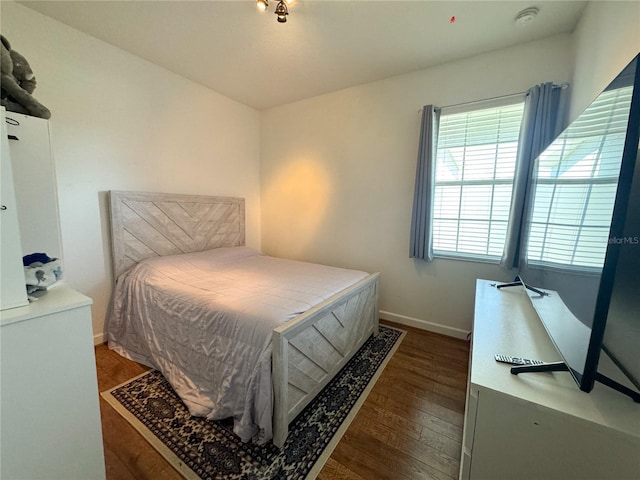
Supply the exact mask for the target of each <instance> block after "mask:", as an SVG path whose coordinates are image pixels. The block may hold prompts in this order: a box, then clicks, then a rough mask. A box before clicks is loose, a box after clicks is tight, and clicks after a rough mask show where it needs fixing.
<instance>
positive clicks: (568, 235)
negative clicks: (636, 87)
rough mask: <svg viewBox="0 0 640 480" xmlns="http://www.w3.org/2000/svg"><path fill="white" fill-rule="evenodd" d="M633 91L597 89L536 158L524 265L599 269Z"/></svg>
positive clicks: (607, 237)
mask: <svg viewBox="0 0 640 480" xmlns="http://www.w3.org/2000/svg"><path fill="white" fill-rule="evenodd" d="M632 91H633V87H632V86H629V87H623V88H618V89H614V90H609V91H606V92H604V93H602V94H601V95H600V96H599V97H598V98H597V100H596V101H595V102H594V103H593V104H592V105H591V106H590V107H589V108H588V109H587V110H585V112H584V113H583V114H582V115H581V116H580V117H579V119H578V120H576V121H575V122H574V123H573V124H571V126H570V127H569V128H568V129H567V130H565V132H564V133H562V134H561V135H560V136H559V137H558V138H557V139H556V140H555V141H554V142H553V144H552V145H551V146H550V147H549V148H548V149H547V150H546V151H545V152H544V153H543V154H542V155H541V156H540V157H539V159H538V165H537V169H536V173H535V176H534V200H533V210H532V218H531V226H530V231H529V240H528V241H529V245H528V248H527V262H528V263H529V264H532V265H535V264H542V265H547V266H553V265H562V266H563V267H565V268H566V267H567V266H569V267H575V268H576V269H578V270H583V271H585V270H586V271H588V270H590V269H593V270H594V271H595V270H600V269H601V268H602V266H603V264H604V257H605V254H606V249H607V243H608V239H609V227H610V225H611V216H612V214H613V204H614V200H615V195H616V191H617V185H618V175H619V174H620V162H621V158H622V150H623V148H624V141H625V135H626V129H627V120H628V117H629V108H630V107H629V106H630V104H631V94H632Z"/></svg>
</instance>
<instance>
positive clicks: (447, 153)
mask: <svg viewBox="0 0 640 480" xmlns="http://www.w3.org/2000/svg"><path fill="white" fill-rule="evenodd" d="M507 102H509V103H508V104H506V105H505V104H504V103H505V101H504V100H502V102H501V104H497V103H496V102H495V101H494V102H492V104H490V103H487V102H483V104H482V108H480V109H476V110H473V111H466V112H455V111H453V110H451V109H450V110H446V109H443V110H442V112H441V114H440V123H439V130H438V140H437V145H436V160H435V183H434V202H433V251H434V255H438V256H458V257H466V258H474V259H486V260H497V259H499V258H500V257H501V255H502V251H503V248H504V242H505V237H506V232H507V224H508V221H509V208H510V205H511V190H512V188H513V177H514V173H515V165H516V155H517V151H518V136H519V132H520V124H521V122H522V115H523V111H524V95H522V96H518V97H517V98H513V97H510V99H509V100H507ZM514 102H516V103H514Z"/></svg>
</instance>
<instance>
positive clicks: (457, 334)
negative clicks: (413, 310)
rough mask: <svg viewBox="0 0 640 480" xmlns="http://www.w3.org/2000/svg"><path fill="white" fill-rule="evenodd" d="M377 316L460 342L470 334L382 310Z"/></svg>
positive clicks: (465, 331)
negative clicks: (459, 340)
mask: <svg viewBox="0 0 640 480" xmlns="http://www.w3.org/2000/svg"><path fill="white" fill-rule="evenodd" d="M379 316H380V318H381V319H382V320H388V321H390V322H394V323H399V324H401V325H407V326H409V327H415V328H419V329H421V330H427V331H429V332H434V333H440V334H442V335H447V336H448V337H454V338H460V339H462V340H466V339H467V337H468V336H469V333H470V332H469V331H467V330H461V329H459V328H454V327H448V326H446V325H441V324H439V323H432V322H428V321H426V320H421V319H419V318H413V317H407V316H405V315H398V314H397V313H391V312H385V311H384V310H380V312H379Z"/></svg>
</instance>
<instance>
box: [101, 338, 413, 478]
mask: <svg viewBox="0 0 640 480" xmlns="http://www.w3.org/2000/svg"><path fill="white" fill-rule="evenodd" d="M404 334H405V332H404V331H402V330H397V329H394V328H390V327H386V326H382V325H381V326H380V334H379V335H378V336H377V337H371V338H370V339H369V340H368V341H367V342H365V344H364V345H363V346H362V348H361V349H360V350H359V351H358V352H357V353H356V354H355V355H354V356H353V358H352V359H351V360H350V361H349V362H348V363H347V364H346V365H345V367H344V368H343V369H342V370H341V371H340V372H339V373H338V374H337V375H336V377H335V378H334V379H333V380H332V381H331V382H330V383H329V384H328V385H327V386H326V387H325V388H324V389H323V390H322V391H321V392H320V394H318V396H317V397H316V398H315V399H314V400H313V401H312V402H311V403H310V404H309V405H308V406H307V407H306V408H305V409H304V410H303V411H302V412H301V413H300V415H298V417H296V419H295V420H294V421H293V422H292V423H291V425H290V426H289V436H288V437H287V441H286V443H285V445H284V448H283V449H282V450H279V449H278V448H276V447H275V446H273V444H272V443H268V444H267V445H254V444H251V443H243V442H241V441H240V440H239V439H238V437H236V436H235V435H234V433H233V430H232V428H233V422H232V420H229V421H208V420H205V419H203V418H197V417H192V416H190V415H189V411H188V410H187V408H186V407H185V406H184V405H183V404H182V402H181V401H180V399H179V398H178V396H177V395H176V394H175V393H174V392H173V390H172V389H171V386H170V385H169V383H168V382H167V381H166V380H165V379H164V377H163V376H162V375H161V374H160V373H159V372H157V371H155V370H152V371H150V372H147V373H145V374H143V375H141V376H139V377H136V378H134V379H132V380H130V381H129V382H127V383H125V384H123V385H120V386H118V387H116V388H114V389H112V390H110V391H108V392H103V393H102V396H103V397H104V398H105V400H106V401H107V402H109V403H110V404H111V405H112V406H113V407H114V408H115V409H116V410H117V411H118V412H119V413H120V414H121V415H122V416H123V417H124V418H125V419H126V420H127V421H128V422H129V423H131V424H132V425H133V426H134V427H135V428H136V429H137V430H138V431H139V432H140V433H141V434H142V435H143V436H144V437H145V438H146V439H147V440H148V441H149V442H150V443H151V444H152V445H153V446H154V448H156V450H158V451H159V452H160V453H161V454H162V455H163V456H164V457H165V458H166V459H167V460H168V461H169V462H170V463H171V464H172V465H173V466H174V467H175V468H176V469H177V470H178V471H179V472H180V473H181V474H182V475H183V476H185V477H186V478H189V479H205V480H209V479H212V480H213V479H225V480H234V479H256V480H257V479H287V480H289V479H305V478H306V479H311V478H315V477H316V475H317V474H318V473H319V472H320V470H321V468H322V466H323V465H324V463H325V462H326V461H327V459H328V458H329V456H330V455H331V452H332V451H333V449H334V448H335V446H336V445H337V443H338V441H339V440H340V438H341V437H342V435H343V434H344V432H345V431H346V429H347V427H348V426H349V423H351V420H352V419H353V418H354V417H355V415H356V413H357V411H358V409H359V408H360V406H361V405H362V403H364V400H365V399H366V397H367V395H368V393H369V391H370V390H371V388H373V385H374V384H375V381H376V380H377V379H378V376H379V375H380V374H381V373H382V370H383V369H384V367H385V365H386V363H387V361H388V360H389V359H390V358H391V356H392V355H393V353H394V352H395V350H396V348H397V347H398V345H399V344H400V342H401V340H402V337H403V336H404Z"/></svg>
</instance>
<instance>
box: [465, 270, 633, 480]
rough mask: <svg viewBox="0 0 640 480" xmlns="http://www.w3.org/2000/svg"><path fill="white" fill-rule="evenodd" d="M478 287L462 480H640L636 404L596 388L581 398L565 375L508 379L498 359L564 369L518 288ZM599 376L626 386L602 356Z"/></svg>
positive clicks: (481, 282)
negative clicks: (508, 357)
mask: <svg viewBox="0 0 640 480" xmlns="http://www.w3.org/2000/svg"><path fill="white" fill-rule="evenodd" d="M494 285H495V282H489V281H487V280H478V282H477V286H476V304H475V315H474V326H473V337H472V347H471V358H470V368H469V372H470V375H469V386H468V393H467V404H466V409H465V422H464V434H463V445H462V458H461V462H460V463H461V468H460V478H461V479H472V480H482V479H490V480H500V479H508V480H513V479H519V480H527V479H543V478H544V479H545V480H547V479H558V480H560V479H562V480H568V479H586V478H588V479H592V480H593V479H632V478H634V479H635V478H640V460H639V457H638V453H639V452H640V405H639V404H637V403H634V402H633V401H632V400H631V399H630V398H629V397H628V396H626V395H623V394H621V393H619V392H617V391H614V390H612V389H610V388H609V387H606V386H604V385H602V384H599V383H596V386H595V388H594V389H593V391H592V392H591V393H584V392H582V391H580V390H579V389H578V387H577V385H576V383H575V382H574V381H573V379H572V377H571V375H570V374H569V373H568V372H556V373H526V374H524V373H523V374H520V375H518V376H516V375H512V374H511V373H510V366H509V365H507V364H503V363H498V362H496V361H495V360H494V358H493V355H494V354H496V353H501V354H505V355H513V356H518V357H524V358H532V359H538V360H543V361H548V362H553V361H560V356H559V354H558V353H557V351H556V350H555V348H554V346H553V344H552V343H551V341H550V339H549V337H548V335H547V333H546V332H545V330H544V327H543V325H542V323H541V322H540V321H539V320H538V318H537V316H536V314H535V311H534V310H533V308H532V306H531V304H530V302H529V300H528V297H527V296H526V295H525V294H524V292H523V291H522V290H521V289H520V288H515V289H500V290H498V289H497V288H495V286H494ZM599 371H601V372H602V373H604V374H605V375H607V376H609V377H611V378H613V379H614V380H617V381H619V382H620V383H624V384H627V385H628V381H626V379H625V378H624V377H623V376H622V375H621V373H620V372H619V370H618V369H617V367H615V365H614V364H613V363H612V362H611V360H610V359H609V358H608V357H607V356H606V355H604V354H603V355H602V356H601V359H600V366H599Z"/></svg>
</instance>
